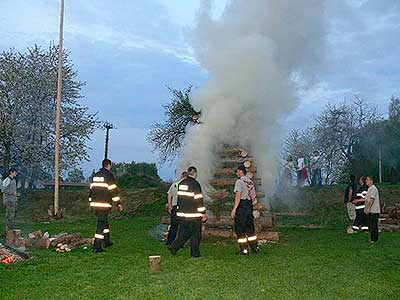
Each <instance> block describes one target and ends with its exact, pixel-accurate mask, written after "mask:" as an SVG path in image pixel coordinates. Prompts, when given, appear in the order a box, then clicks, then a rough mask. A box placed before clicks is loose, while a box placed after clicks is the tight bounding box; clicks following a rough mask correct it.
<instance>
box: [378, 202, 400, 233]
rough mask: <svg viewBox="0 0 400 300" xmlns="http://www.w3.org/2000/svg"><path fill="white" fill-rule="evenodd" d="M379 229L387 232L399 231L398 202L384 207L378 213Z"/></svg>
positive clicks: (399, 209) (399, 205)
mask: <svg viewBox="0 0 400 300" xmlns="http://www.w3.org/2000/svg"><path fill="white" fill-rule="evenodd" d="M379 229H380V230H381V231H387V232H400V203H396V204H395V205H394V206H388V207H385V209H384V212H383V213H382V214H381V215H380V222H379Z"/></svg>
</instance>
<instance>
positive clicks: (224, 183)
mask: <svg viewBox="0 0 400 300" xmlns="http://www.w3.org/2000/svg"><path fill="white" fill-rule="evenodd" d="M236 180H237V179H236V178H227V179H212V180H210V184H211V185H213V186H216V187H231V186H233V185H234V184H235V182H236ZM253 183H254V184H255V185H261V178H254V179H253Z"/></svg>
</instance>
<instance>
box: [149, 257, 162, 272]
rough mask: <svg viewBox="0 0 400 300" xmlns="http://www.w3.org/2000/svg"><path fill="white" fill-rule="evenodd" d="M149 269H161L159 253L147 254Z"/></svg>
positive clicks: (156, 270)
mask: <svg viewBox="0 0 400 300" xmlns="http://www.w3.org/2000/svg"><path fill="white" fill-rule="evenodd" d="M149 263H150V269H151V271H153V272H160V271H161V256H160V255H151V256H149Z"/></svg>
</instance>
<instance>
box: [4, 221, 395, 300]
mask: <svg viewBox="0 0 400 300" xmlns="http://www.w3.org/2000/svg"><path fill="white" fill-rule="evenodd" d="M158 223H159V217H136V218H131V219H120V220H112V221H111V230H112V232H111V234H112V239H113V240H114V243H115V245H114V246H113V247H111V248H109V250H108V251H107V253H102V254H97V255H94V254H93V253H91V251H90V250H83V249H76V250H73V251H72V252H70V253H58V252H55V250H54V249H48V250H32V252H31V253H32V254H33V259H31V260H30V261H27V262H23V263H19V264H16V265H12V266H11V267H9V268H6V267H5V266H4V265H1V266H0V299H1V300H3V299H4V300H13V299H18V300H21V299H27V300H34V299H62V300H67V299H96V300H99V299H185V300H187V299H229V300H232V299H245V298H247V299H296V300H299V299H300V300H305V299H364V300H366V299H374V300H376V299H399V298H400V285H399V283H400V252H399V251H400V250H399V249H400V234H398V233H382V234H381V236H380V241H379V243H378V244H376V245H370V244H368V243H367V240H368V234H364V233H358V234H355V235H352V236H349V235H346V234H345V232H344V229H343V227H341V226H340V227H339V226H337V227H326V228H324V229H303V228H279V229H278V230H279V231H280V233H281V239H280V241H279V242H278V243H275V244H268V245H265V246H262V252H261V254H259V255H258V256H255V255H252V256H249V257H242V256H238V255H236V254H235V253H236V252H237V248H236V245H235V243H234V241H232V240H229V239H226V240H216V239H206V240H204V241H203V243H202V245H201V250H202V255H203V257H202V258H200V259H191V258H190V257H189V249H188V248H185V249H183V250H182V251H181V252H179V253H178V254H177V255H176V256H171V255H170V254H169V252H168V251H167V249H166V248H165V246H164V245H163V244H162V243H160V242H159V241H157V240H155V239H154V238H152V237H151V236H150V234H149V231H150V230H151V229H152V228H153V227H154V226H155V225H156V224H158ZM94 228H95V219H94V217H92V218H90V219H79V218H75V219H66V220H62V221H57V222H54V223H51V224H33V225H28V224H25V225H23V227H22V229H23V231H25V232H28V231H31V230H33V229H41V230H43V231H46V230H48V231H50V233H57V232H60V231H68V232H76V231H79V232H81V233H82V234H83V235H84V236H88V237H89V236H92V235H93V230H94ZM149 255H161V256H162V271H161V272H160V273H158V274H153V273H151V272H150V270H149V262H148V256H149Z"/></svg>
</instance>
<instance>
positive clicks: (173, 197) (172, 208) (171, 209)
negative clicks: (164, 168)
mask: <svg viewBox="0 0 400 300" xmlns="http://www.w3.org/2000/svg"><path fill="white" fill-rule="evenodd" d="M186 177H187V172H186V171H185V172H182V174H181V179H179V180H178V181H175V182H173V183H172V184H171V186H170V187H169V190H168V213H169V214H170V215H171V221H170V226H169V230H168V236H167V242H166V243H165V244H166V245H170V244H171V243H172V242H173V241H174V239H175V238H176V233H177V232H178V227H179V223H178V220H177V217H176V211H177V205H178V186H179V183H180V182H181V181H182V180H183V179H185V178H186Z"/></svg>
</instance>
